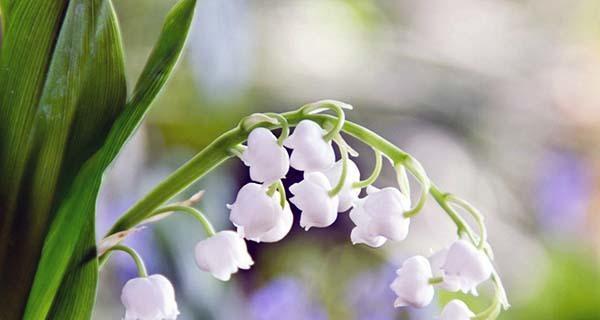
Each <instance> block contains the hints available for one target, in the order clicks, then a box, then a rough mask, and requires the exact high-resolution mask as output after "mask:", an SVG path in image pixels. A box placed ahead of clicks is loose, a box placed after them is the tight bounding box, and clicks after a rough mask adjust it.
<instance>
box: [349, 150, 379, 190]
mask: <svg viewBox="0 0 600 320" xmlns="http://www.w3.org/2000/svg"><path fill="white" fill-rule="evenodd" d="M373 152H374V153H375V168H374V169H373V173H371V175H370V176H369V177H368V178H367V179H365V180H363V181H358V182H355V183H354V184H352V188H355V189H362V188H364V187H367V186H370V185H372V184H373V183H374V182H375V181H376V180H377V178H379V174H380V173H381V167H382V166H383V161H382V159H381V158H382V156H381V151H379V150H377V149H375V148H373Z"/></svg>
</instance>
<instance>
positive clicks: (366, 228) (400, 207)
mask: <svg viewBox="0 0 600 320" xmlns="http://www.w3.org/2000/svg"><path fill="white" fill-rule="evenodd" d="M409 209H410V198H408V197H407V196H406V195H404V194H403V193H401V192H400V190H398V189H396V188H383V189H377V188H375V187H368V188H367V196H366V197H364V198H362V199H358V200H356V201H355V203H354V208H353V209H352V211H350V219H351V220H352V222H354V224H355V225H356V227H354V229H352V233H351V235H350V237H351V240H352V243H354V244H357V243H364V244H367V245H369V246H372V247H379V246H381V245H383V244H384V243H385V241H386V240H387V239H389V240H393V241H402V240H404V239H405V238H406V236H407V235H408V227H409V225H410V219H408V218H406V217H404V212H405V211H407V210H409Z"/></svg>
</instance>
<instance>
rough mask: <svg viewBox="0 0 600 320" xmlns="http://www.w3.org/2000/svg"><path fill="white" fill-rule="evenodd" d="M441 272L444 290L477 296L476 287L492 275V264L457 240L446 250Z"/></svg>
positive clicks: (484, 256)
mask: <svg viewBox="0 0 600 320" xmlns="http://www.w3.org/2000/svg"><path fill="white" fill-rule="evenodd" d="M442 271H443V272H444V288H445V289H447V290H452V291H457V290H461V291H462V292H464V293H467V292H469V291H470V292H471V293H472V294H474V295H477V286H478V285H479V284H480V283H482V282H483V281H485V280H487V279H488V278H489V277H490V276H491V275H492V264H491V262H490V260H489V259H488V257H487V256H486V255H485V253H483V251H481V250H477V248H475V246H473V244H471V243H470V242H468V241H466V240H458V241H455V242H454V243H453V244H452V245H451V246H450V248H449V249H448V253H447V254H446V260H445V262H444V265H443V266H442ZM453 289H454V290H453Z"/></svg>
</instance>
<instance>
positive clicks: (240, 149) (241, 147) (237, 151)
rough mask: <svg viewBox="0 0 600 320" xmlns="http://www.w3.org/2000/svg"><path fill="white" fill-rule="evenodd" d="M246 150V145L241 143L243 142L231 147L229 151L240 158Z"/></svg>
mask: <svg viewBox="0 0 600 320" xmlns="http://www.w3.org/2000/svg"><path fill="white" fill-rule="evenodd" d="M244 151H246V146H244V145H241V144H236V145H235V146H233V147H231V148H229V153H231V155H233V156H236V157H238V158H240V159H242V155H243V154H244Z"/></svg>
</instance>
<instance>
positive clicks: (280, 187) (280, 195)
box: [277, 180, 287, 209]
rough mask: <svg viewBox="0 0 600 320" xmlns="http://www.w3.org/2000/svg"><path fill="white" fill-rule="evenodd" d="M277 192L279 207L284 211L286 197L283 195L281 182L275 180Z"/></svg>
mask: <svg viewBox="0 0 600 320" xmlns="http://www.w3.org/2000/svg"><path fill="white" fill-rule="evenodd" d="M277 190H278V191H279V204H280V205H281V208H283V209H285V203H286V201H287V196H286V194H285V187H284V186H283V182H281V180H277Z"/></svg>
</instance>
